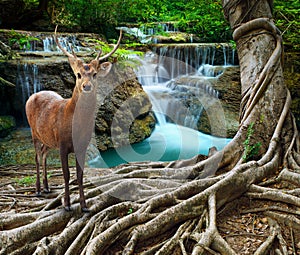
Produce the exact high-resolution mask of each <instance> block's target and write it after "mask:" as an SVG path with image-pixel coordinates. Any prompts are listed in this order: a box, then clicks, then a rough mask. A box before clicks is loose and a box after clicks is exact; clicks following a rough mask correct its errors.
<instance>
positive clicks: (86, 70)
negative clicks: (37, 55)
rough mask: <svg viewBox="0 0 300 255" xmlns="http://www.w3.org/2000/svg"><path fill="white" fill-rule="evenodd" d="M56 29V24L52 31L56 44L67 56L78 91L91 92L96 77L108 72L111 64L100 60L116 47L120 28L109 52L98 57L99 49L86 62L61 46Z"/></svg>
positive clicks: (94, 87) (93, 89) (95, 83)
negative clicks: (95, 54) (90, 59)
mask: <svg viewBox="0 0 300 255" xmlns="http://www.w3.org/2000/svg"><path fill="white" fill-rule="evenodd" d="M56 30H57V26H56V28H55V32H54V37H55V41H56V44H57V46H58V47H59V48H60V49H61V50H62V52H63V53H64V54H65V55H67V56H68V59H69V63H70V65H71V67H72V70H73V72H74V75H75V76H76V88H77V89H78V90H79V92H80V93H91V92H92V91H95V89H96V85H97V82H96V81H97V77H98V76H100V77H105V76H106V75H107V74H108V73H109V71H110V69H111V66H112V64H111V63H110V62H104V63H101V61H103V60H105V59H107V58H108V57H110V56H111V55H112V54H113V53H114V52H115V51H116V50H117V49H118V47H119V45H120V42H121V38H122V31H121V30H120V37H119V40H118V42H117V44H116V45H115V47H114V48H113V50H112V51H111V52H109V53H108V54H106V55H104V56H102V57H100V56H101V53H102V51H101V50H100V52H99V53H98V55H97V57H96V58H95V59H93V60H92V61H91V62H90V63H88V64H87V63H85V62H84V61H83V60H82V59H80V58H78V57H77V56H76V54H75V52H74V51H72V54H71V53H69V52H68V51H67V50H66V49H65V48H63V47H62V46H61V44H60V43H59V40H58V38H57V34H56Z"/></svg>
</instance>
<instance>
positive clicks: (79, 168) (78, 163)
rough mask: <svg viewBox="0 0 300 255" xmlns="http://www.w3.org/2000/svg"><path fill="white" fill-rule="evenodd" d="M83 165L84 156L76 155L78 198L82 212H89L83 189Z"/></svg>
mask: <svg viewBox="0 0 300 255" xmlns="http://www.w3.org/2000/svg"><path fill="white" fill-rule="evenodd" d="M83 167H84V157H83V158H82V157H78V158H77V156H76V174H77V182H78V186H79V199H80V206H81V210H82V211H83V212H89V209H88V208H87V206H86V202H85V196H84V190H83Z"/></svg>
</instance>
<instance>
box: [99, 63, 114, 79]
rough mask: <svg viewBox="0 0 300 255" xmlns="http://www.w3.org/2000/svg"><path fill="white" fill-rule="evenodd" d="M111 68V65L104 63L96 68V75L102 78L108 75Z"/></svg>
mask: <svg viewBox="0 0 300 255" xmlns="http://www.w3.org/2000/svg"><path fill="white" fill-rule="evenodd" d="M111 67H112V64H111V63H110V62H104V63H102V64H100V65H99V66H98V74H99V75H100V76H102V77H104V76H106V75H107V74H108V73H109V71H110V69H111Z"/></svg>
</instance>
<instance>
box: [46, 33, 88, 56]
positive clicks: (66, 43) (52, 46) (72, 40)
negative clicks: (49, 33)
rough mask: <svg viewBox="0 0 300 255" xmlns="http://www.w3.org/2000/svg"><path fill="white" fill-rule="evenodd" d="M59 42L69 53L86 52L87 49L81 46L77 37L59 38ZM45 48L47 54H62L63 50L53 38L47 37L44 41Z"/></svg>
mask: <svg viewBox="0 0 300 255" xmlns="http://www.w3.org/2000/svg"><path fill="white" fill-rule="evenodd" d="M58 41H59V42H60V44H61V45H62V46H63V47H64V48H65V49H67V50H68V51H72V49H73V50H74V51H75V52H79V51H84V50H86V48H84V47H81V46H80V45H79V42H78V40H77V39H76V36H75V35H70V36H66V37H58ZM43 46H44V51H45V52H51V51H59V52H61V50H60V49H59V48H58V47H57V45H56V42H55V40H54V38H53V37H45V38H44V39H43Z"/></svg>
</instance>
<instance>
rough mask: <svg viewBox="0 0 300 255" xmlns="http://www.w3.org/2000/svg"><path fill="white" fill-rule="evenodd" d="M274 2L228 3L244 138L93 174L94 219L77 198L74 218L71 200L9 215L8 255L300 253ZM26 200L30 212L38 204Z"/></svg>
mask: <svg viewBox="0 0 300 255" xmlns="http://www.w3.org/2000/svg"><path fill="white" fill-rule="evenodd" d="M271 2H272V1H267V0H261V1H256V0H249V1H237V0H229V1H223V6H224V11H225V15H226V17H227V18H228V19H229V22H230V24H231V27H232V29H233V37H234V39H235V41H236V44H237V50H238V55H239V60H240V68H241V81H242V102H241V114H240V128H239V131H238V132H237V134H236V136H235V137H234V139H233V140H232V141H231V142H230V143H229V144H228V145H227V146H226V147H225V148H224V149H223V150H222V151H218V152H216V153H214V154H213V155H211V156H210V157H208V158H203V157H201V156H197V157H195V158H193V159H190V160H184V161H176V162H170V163H169V164H167V163H161V162H152V163H149V162H144V163H136V164H129V165H122V166H119V167H117V168H115V169H110V170H106V173H103V171H104V170H101V169H100V170H99V169H92V170H89V169H86V171H85V177H86V188H85V189H86V198H87V204H88V206H89V207H90V213H89V214H82V213H81V212H80V206H79V204H78V197H77V196H76V194H77V193H76V192H74V195H73V199H72V200H73V201H72V204H73V205H74V207H73V211H72V212H71V213H70V212H69V213H68V212H64V211H63V209H62V204H61V197H62V196H63V194H59V195H57V197H56V198H54V199H50V200H47V199H46V198H44V200H41V201H40V202H39V204H40V205H39V207H37V208H36V209H35V210H36V212H27V213H25V212H23V213H16V214H12V213H10V212H9V211H8V212H6V213H2V214H1V215H0V216H1V217H0V226H1V227H2V231H1V232H0V244H1V247H0V248H1V250H0V254H32V253H34V254H89V255H90V254H121V253H122V254H224V255H225V254H226V255H231V254H257V255H259V254H288V252H290V253H292V254H298V253H299V252H300V234H299V229H300V219H299V216H300V215H299V208H300V196H299V194H300V193H299V186H300V167H299V165H300V154H299V150H300V149H299V136H298V131H297V128H296V125H295V121H294V118H293V116H292V114H291V112H290V110H289V105H290V101H291V99H290V95H289V91H288V90H287V88H286V87H285V85H284V81H283V75H282V62H281V59H282V45H281V36H280V33H279V31H277V29H276V27H275V25H274V23H273V21H272V13H271V11H272V6H271V4H272V3H271ZM7 173H8V172H7ZM208 176H209V177H208ZM75 186H76V185H75ZM18 192H22V190H20V191H18V190H15V192H14V199H15V200H14V201H17V202H19V203H20V204H21V202H23V201H19V200H20V199H21V198H20V197H22V196H21V195H20V194H19V193H18ZM10 194H11V193H7V194H2V196H3V197H7V198H11V197H13V196H10ZM18 194H19V196H18ZM22 199H24V200H25V202H26V201H27V206H29V204H30V203H28V200H29V199H32V198H28V197H26V196H25V198H22ZM26 199H27V200H26ZM251 201H253V203H251ZM7 203H9V201H8V202H7ZM35 204H36V202H35ZM12 207H13V206H12ZM30 210H32V209H30ZM233 222H234V223H235V224H236V225H235V226H234V227H232V225H233ZM33 233H34V234H33ZM249 240H250V241H249ZM247 244H248V246H247Z"/></svg>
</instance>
